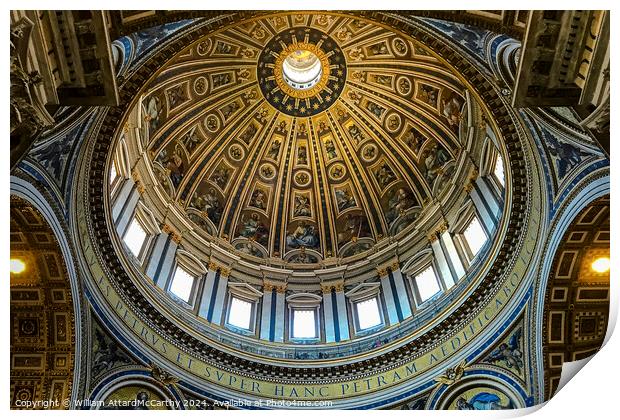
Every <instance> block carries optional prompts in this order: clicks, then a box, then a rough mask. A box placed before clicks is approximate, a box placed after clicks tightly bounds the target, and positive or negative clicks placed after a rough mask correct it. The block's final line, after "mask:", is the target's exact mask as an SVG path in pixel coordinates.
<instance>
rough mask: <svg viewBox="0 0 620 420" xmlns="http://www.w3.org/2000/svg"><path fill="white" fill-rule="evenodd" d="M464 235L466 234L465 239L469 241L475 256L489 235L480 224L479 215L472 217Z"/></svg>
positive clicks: (468, 244) (468, 243)
mask: <svg viewBox="0 0 620 420" xmlns="http://www.w3.org/2000/svg"><path fill="white" fill-rule="evenodd" d="M463 236H465V240H466V241H467V246H469V249H470V250H471V253H472V255H473V256H476V254H478V252H479V251H480V249H481V248H482V247H483V245H484V244H485V242H486V241H487V235H486V233H484V230H483V229H482V226H481V225H480V221H479V220H478V218H477V217H474V218H473V219H471V222H469V226H467V228H466V229H465V231H464V232H463Z"/></svg>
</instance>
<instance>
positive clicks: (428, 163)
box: [422, 143, 450, 185]
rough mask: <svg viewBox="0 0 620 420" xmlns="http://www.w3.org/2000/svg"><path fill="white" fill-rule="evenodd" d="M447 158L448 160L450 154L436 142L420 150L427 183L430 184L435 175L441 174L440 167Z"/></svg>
mask: <svg viewBox="0 0 620 420" xmlns="http://www.w3.org/2000/svg"><path fill="white" fill-rule="evenodd" d="M448 160H450V155H448V152H446V150H445V149H444V148H443V147H441V146H439V145H438V144H437V143H435V144H434V145H433V146H432V147H431V148H430V149H426V150H425V151H424V152H422V161H423V163H424V172H425V175H426V180H427V181H428V183H429V184H431V185H432V184H433V182H434V180H435V179H436V177H437V176H438V175H440V174H441V169H442V167H443V165H444V164H445V163H446V162H448Z"/></svg>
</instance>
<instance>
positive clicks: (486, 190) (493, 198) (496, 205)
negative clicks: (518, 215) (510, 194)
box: [476, 176, 503, 225]
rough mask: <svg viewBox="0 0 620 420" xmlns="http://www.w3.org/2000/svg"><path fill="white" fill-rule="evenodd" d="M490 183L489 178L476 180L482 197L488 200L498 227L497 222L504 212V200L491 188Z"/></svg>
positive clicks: (484, 177)
mask: <svg viewBox="0 0 620 420" xmlns="http://www.w3.org/2000/svg"><path fill="white" fill-rule="evenodd" d="M490 182H491V181H490V180H489V177H488V176H483V177H479V178H478V179H476V187H477V188H478V189H479V190H480V193H481V195H482V196H483V197H485V198H486V202H487V204H488V207H489V211H490V212H491V215H492V216H493V220H494V221H495V224H496V225H497V222H498V220H499V217H500V215H501V212H502V207H503V206H502V202H503V200H502V199H501V198H500V197H499V196H498V195H497V192H496V191H495V189H494V188H493V187H492V186H491V184H490Z"/></svg>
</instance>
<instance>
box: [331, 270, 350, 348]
mask: <svg viewBox="0 0 620 420" xmlns="http://www.w3.org/2000/svg"><path fill="white" fill-rule="evenodd" d="M332 293H333V296H332V300H334V298H335V304H336V310H337V313H338V322H337V325H338V329H339V331H340V340H339V341H343V340H348V339H349V338H351V334H350V333H349V312H348V311H347V302H346V300H345V297H344V282H343V283H340V284H337V285H336V286H335V287H334V290H333V292H332Z"/></svg>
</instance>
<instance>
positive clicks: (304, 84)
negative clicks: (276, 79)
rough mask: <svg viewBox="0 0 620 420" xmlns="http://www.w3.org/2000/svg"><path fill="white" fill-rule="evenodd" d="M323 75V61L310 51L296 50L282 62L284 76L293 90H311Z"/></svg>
mask: <svg viewBox="0 0 620 420" xmlns="http://www.w3.org/2000/svg"><path fill="white" fill-rule="evenodd" d="M322 74H323V68H322V66H321V61H320V60H319V57H317V56H316V54H314V53H313V52H312V51H310V50H295V51H293V52H292V53H291V54H289V55H288V56H287V57H286V58H285V59H284V61H283V62H282V76H283V78H284V80H285V81H286V83H288V84H289V85H290V86H291V87H292V88H293V89H299V90H305V89H310V88H311V87H313V86H315V85H316V84H317V83H318V82H319V81H320V80H321V76H322Z"/></svg>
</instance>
